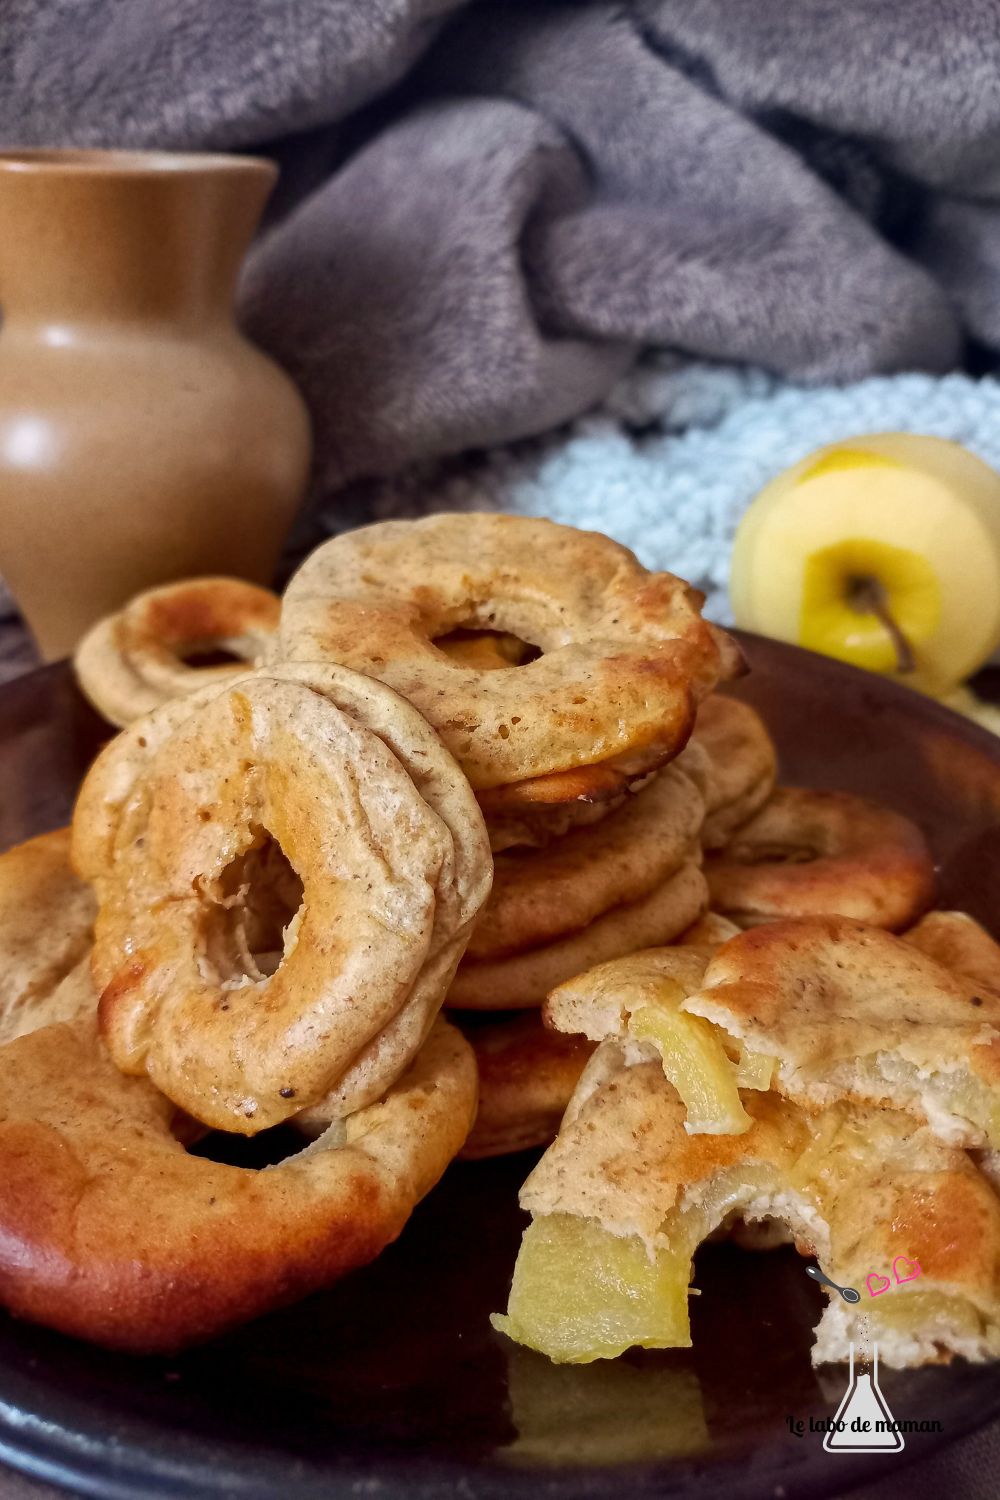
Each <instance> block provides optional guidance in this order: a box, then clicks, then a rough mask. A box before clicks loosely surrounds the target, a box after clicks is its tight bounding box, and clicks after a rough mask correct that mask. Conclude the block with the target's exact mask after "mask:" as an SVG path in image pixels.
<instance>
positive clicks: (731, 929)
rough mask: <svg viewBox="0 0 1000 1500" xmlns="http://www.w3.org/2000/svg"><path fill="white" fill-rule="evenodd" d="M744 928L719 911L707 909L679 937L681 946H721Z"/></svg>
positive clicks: (678, 943)
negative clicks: (721, 914) (722, 915)
mask: <svg viewBox="0 0 1000 1500" xmlns="http://www.w3.org/2000/svg"><path fill="white" fill-rule="evenodd" d="M741 931H742V928H739V927H737V925H736V923H735V922H730V920H729V918H728V917H721V916H720V915H719V913H718V912H717V911H707V912H706V913H705V915H704V916H703V917H699V918H698V920H697V922H693V923H692V924H691V926H690V927H688V928H687V929H686V930H685V931H684V932H682V933H681V935H680V937H679V938H677V940H676V941H677V946H678V947H679V948H712V949H716V948H721V947H722V945H723V943H728V942H729V939H730V938H732V937H736V936H738V934H739V933H740V932H741Z"/></svg>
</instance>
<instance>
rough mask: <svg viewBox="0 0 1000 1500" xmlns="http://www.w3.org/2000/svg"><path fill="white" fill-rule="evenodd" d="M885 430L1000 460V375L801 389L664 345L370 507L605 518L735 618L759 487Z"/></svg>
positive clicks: (591, 523) (879, 379) (596, 521)
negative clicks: (566, 414)
mask: <svg viewBox="0 0 1000 1500" xmlns="http://www.w3.org/2000/svg"><path fill="white" fill-rule="evenodd" d="M885 431H907V432H922V433H930V434H933V435H935V436H938V437H944V438H952V439H954V440H956V441H957V442H960V443H964V444H965V445H966V446H967V447H969V448H971V450H972V451H973V452H974V453H977V454H978V455H979V456H980V457H981V458H983V459H985V460H986V462H987V463H990V464H992V465H993V466H994V467H996V468H997V469H1000V381H997V380H995V379H992V378H984V379H981V380H973V379H970V378H969V377H968V376H965V375H946V376H944V377H943V378H935V377H934V376H930V375H917V374H914V375H895V376H876V377H873V378H871V379H869V380H863V381H860V382H859V383H858V384H856V385H850V386H844V387H832V386H821V387H811V388H806V387H803V386H797V385H790V384H786V383H784V382H782V381H778V380H776V379H775V378H773V377H771V376H768V375H766V374H764V373H763V372H762V371H760V370H747V369H739V368H736V367H730V366H720V365H709V364H681V363H680V362H679V361H676V360H673V359H670V358H667V357H659V358H655V359H652V360H650V361H648V362H645V363H643V364H641V365H639V366H637V367H636V369H635V370H633V371H632V372H631V373H630V374H629V375H628V376H626V377H625V379H624V380H623V381H622V382H621V383H620V384H619V385H618V387H617V388H616V389H615V391H614V392H613V393H612V395H611V397H610V398H609V400H608V402H607V403H606V404H605V405H604V406H603V407H601V408H600V409H599V410H598V411H596V412H593V413H591V414H590V415H588V416H585V417H582V418H580V419H579V420H578V421H575V422H574V423H572V425H571V426H569V427H568V428H564V429H562V430H561V431H559V432H557V433H554V434H551V435H549V436H547V437H545V438H540V439H534V440H531V441H529V442H524V443H519V444H516V445H514V446H513V447H510V448H503V449H495V450H493V451H492V452H490V453H488V454H486V455H485V456H484V458H483V459H482V460H481V461H479V462H477V463H475V464H473V465H471V466H470V465H468V464H466V465H465V466H464V467H463V468H462V469H461V470H460V471H459V472H452V473H442V472H441V471H440V470H439V471H435V472H434V473H433V474H430V473H427V472H424V473H421V474H416V475H410V476H408V477H407V478H405V479H403V480H398V481H395V482H393V483H391V484H387V485H385V486H384V487H382V488H381V489H380V490H379V491H378V492H377V493H376V494H375V496H374V498H373V499H372V498H371V497H369V498H368V504H367V507H366V508H367V510H368V519H371V520H381V519H384V518H386V517H389V516H405V515H421V514H425V513H427V512H429V511H434V510H450V509H456V510H484V509H485V510H507V511H517V512H522V513H524V514H525V515H538V516H542V515H544V516H550V517H551V518H552V519H553V520H555V521H564V522H567V523H569V524H570V525H573V526H583V527H591V528H593V529H595V530H598V531H606V532H609V533H610V534H611V535H612V536H614V537H616V538H617V539H618V540H619V541H621V542H624V543H626V545H627V546H629V547H632V548H633V549H634V551H635V552H637V553H638V555H639V557H640V559H641V560H642V561H643V562H644V563H645V564H646V565H647V566H649V567H657V568H667V569H669V570H670V571H671V572H674V573H679V574H680V575H681V577H683V578H687V579H689V580H690V581H691V582H692V583H694V584H697V586H698V587H699V588H701V589H704V591H705V593H706V595H707V596H708V602H707V606H706V608H707V612H708V614H710V615H711V616H712V618H713V619H716V620H719V621H720V622H722V623H729V622H730V621H731V615H730V611H729V601H728V597H727V580H728V575H729V555H730V551H731V548H732V543H733V536H734V534H735V531H736V527H737V525H738V523H739V520H740V517H741V516H742V515H743V512H744V511H745V510H746V508H747V506H748V505H749V504H750V502H751V500H752V499H753V498H754V496H755V495H756V494H757V493H758V491H759V490H760V489H761V488H762V486H763V485H765V484H766V483H767V482H768V480H770V479H772V478H773V477H774V476H775V475H776V474H778V473H780V472H781V470H782V469H785V468H787V467H788V466H789V465H791V464H794V463H797V462H798V460H799V459H801V458H804V457H805V455H806V454H807V453H809V452H810V451H811V450H812V449H814V448H818V447H819V446H821V445H822V444H824V443H830V442H835V441H837V440H838V439H840V438H846V437H851V436H853V435H856V434H862V433H867V432H885ZM363 518H364V517H363V516H362V515H361V514H352V515H351V516H350V517H349V520H348V518H346V517H344V516H343V515H341V516H337V517H332V516H331V518H330V519H331V520H333V519H336V520H337V521H338V522H339V525H340V526H342V525H344V524H345V521H348V524H350V523H353V522H355V521H357V520H361V519H363Z"/></svg>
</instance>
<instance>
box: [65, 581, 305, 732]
mask: <svg viewBox="0 0 1000 1500" xmlns="http://www.w3.org/2000/svg"><path fill="white" fill-rule="evenodd" d="M279 614H280V602H279V600H278V596H277V595H276V594H273V593H272V592H271V590H270V589H263V588H259V587H258V586H257V585H256V584H252V583H245V582H244V581H243V580H242V579H239V578H191V579H186V580H184V582H182V583H170V584H165V585H163V586H162V587H160V588H155V589H149V590H147V591H146V592H145V593H142V594H137V595H136V596H135V598H134V599H131V600H130V601H129V603H128V604H126V606H125V607H124V609H122V610H120V611H119V612H118V613H117V614H115V615H109V616H108V617H107V618H105V619H103V620H100V621H98V623H97V624H96V625H95V626H93V628H92V629H91V630H90V631H89V632H88V633H87V635H86V636H84V638H83V640H82V641H81V642H80V645H79V646H78V647H77V650H76V654H75V656H74V660H73V665H74V668H75V671H76V675H77V680H78V681H79V683H80V687H81V688H82V689H83V692H84V693H85V694H86V696H87V697H88V698H89V699H90V701H91V703H93V705H94V707H95V708H96V709H98V711H99V712H100V713H102V714H103V715H104V717H105V718H106V719H108V720H109V721H110V722H111V723H112V724H116V725H118V726H119V727H122V726H124V725H126V724H130V723H131V722H132V721H133V720H134V719H137V718H139V717H140V716H141V715H142V714H145V713H149V712H151V711H152V710H153V709H154V708H157V707H158V706H159V705H160V704H161V703H165V702H167V701H169V700H170V699H171V698H176V697H179V696H183V695H184V694H186V693H189V692H193V691H196V690H197V689H199V688H201V687H203V686H205V685H206V684H208V683H210V682H214V683H216V684H221V683H223V682H226V681H228V680H230V679H232V678H235V677H239V676H242V675H243V674H244V673H245V672H246V668H247V665H248V664H249V665H253V664H254V663H256V662H258V661H260V660H261V659H262V658H263V656H264V654H265V652H266V650H267V648H268V646H269V643H270V641H271V639H272V637H273V636H274V633H275V631H276V630H277V628H278V617H279ZM195 650H197V651H200V652H206V653H208V652H212V651H223V652H225V653H226V654H227V655H230V656H235V657H238V658H239V660H238V661H237V662H235V663H234V664H233V665H231V666H230V665H222V666H206V667H197V666H189V665H188V664H187V663H185V661H184V660H183V654H184V653H185V652H192V651H195Z"/></svg>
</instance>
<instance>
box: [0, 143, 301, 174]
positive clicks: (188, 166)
mask: <svg viewBox="0 0 1000 1500" xmlns="http://www.w3.org/2000/svg"><path fill="white" fill-rule="evenodd" d="M262 171H266V172H268V173H270V174H271V175H272V176H276V175H277V171H278V168H277V165H276V163H275V162H273V161H271V160H270V158H269V157H266V156H240V155H237V154H235V153H233V154H229V153H226V152H221V151H160V150H154V151H132V150H128V149H125V148H119V147H110V148H107V149H105V148H103V147H96V146H95V147H83V146H80V147H77V146H67V147H61V146H23V147H19V146H7V147H3V148H0V172H44V173H48V172H70V173H73V174H74V175H77V174H78V175H80V176H88V175H89V176H103V175H105V174H110V173H114V174H116V175H117V176H127V177H160V176H163V177H170V176H178V177H181V176H185V175H187V174H190V175H192V176H195V175H197V174H198V173H199V172H232V173H234V174H239V173H245V174H247V175H251V174H260V173H261V172H262Z"/></svg>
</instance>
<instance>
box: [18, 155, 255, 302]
mask: <svg viewBox="0 0 1000 1500" xmlns="http://www.w3.org/2000/svg"><path fill="white" fill-rule="evenodd" d="M33 155H34V154H29V155H28V156H27V157H26V158H20V157H18V158H17V159H16V164H12V162H11V159H10V158H5V157H3V156H0V310H2V313H3V317H4V320H5V321H6V322H8V323H9V324H11V325H14V324H17V323H46V324H52V323H59V322H65V323H68V324H72V323H80V322H89V321H96V320H101V321H109V320H110V321H117V322H123V323H128V322H145V321H157V322H172V323H178V324H191V325H201V326H204V325H205V324H207V323H215V322H218V323H226V322H228V321H229V320H230V319H231V316H232V303H233V296H234V292H235V285H236V277H237V273H238V270H239V266H240V262H241V261H242V259H243V256H244V254H245V252H246V249H247V246H248V244H249V242H250V238H251V236H252V234H253V231H254V229H255V228H256V225H257V222H258V220H259V217H260V213H261V210H262V208H263V206H264V202H265V200H266V198H267V194H268V192H269V191H270V187H271V183H272V181H273V169H271V168H270V167H269V164H267V163H249V162H248V163H246V164H245V166H244V163H243V162H240V161H239V160H238V159H235V160H236V168H235V170H234V169H232V168H231V167H225V166H223V167H213V166H212V165H211V163H212V162H213V161H222V162H227V161H231V160H234V159H230V158H211V157H209V158H204V159H202V158H198V157H181V158H174V157H169V156H168V157H159V156H153V157H150V158H147V157H145V156H142V155H139V156H138V158H135V157H133V156H132V154H131V153H128V154H126V153H121V154H119V153H107V154H105V153H89V152H88V153H79V154H78V155H79V156H80V157H83V158H87V159H89V158H91V157H98V158H100V160H101V161H102V163H103V162H105V161H106V162H107V163H108V164H107V165H102V166H101V167H100V168H99V169H96V170H93V171H89V170H85V169H81V167H80V166H79V165H77V164H74V163H72V162H71V163H69V164H67V166H66V168H65V170H62V169H61V167H60V162H59V156H60V154H59V153H51V154H46V153H40V155H42V156H45V157H46V158H47V159H45V160H43V161H39V162H35V161H34V160H33ZM119 155H120V156H121V158H122V160H123V165H122V167H121V169H120V170H119V169H116V168H115V166H114V163H113V161H112V159H113V158H116V157H119ZM49 157H51V158H52V159H48V158H49ZM136 159H138V160H139V161H140V162H149V161H154V162H162V163H164V165H162V166H150V167H147V168H146V169H145V170H138V169H135V168H131V167H129V166H128V165H127V164H128V163H130V162H132V161H134V160H136ZM22 161H23V162H24V164H23V165H22ZM175 162H182V163H192V164H193V165H190V166H186V167H179V168H178V167H175V166H173V165H171V164H172V163H175Z"/></svg>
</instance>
